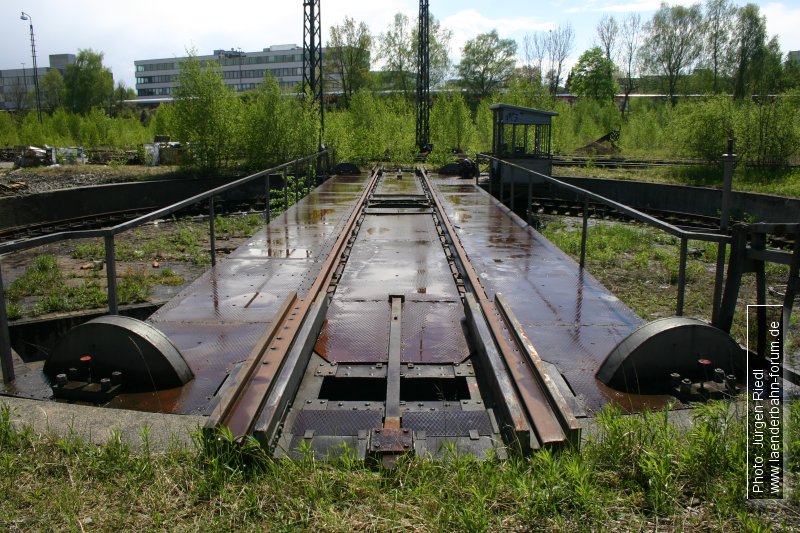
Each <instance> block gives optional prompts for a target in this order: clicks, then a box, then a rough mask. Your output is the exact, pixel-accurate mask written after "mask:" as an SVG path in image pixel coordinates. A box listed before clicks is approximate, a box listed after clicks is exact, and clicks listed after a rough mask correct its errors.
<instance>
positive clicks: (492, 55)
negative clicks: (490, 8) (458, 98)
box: [458, 30, 517, 98]
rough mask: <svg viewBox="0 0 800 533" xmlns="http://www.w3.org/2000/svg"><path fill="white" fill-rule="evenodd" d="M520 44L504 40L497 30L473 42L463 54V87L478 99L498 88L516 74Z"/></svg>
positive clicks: (461, 73) (465, 47)
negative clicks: (516, 58)
mask: <svg viewBox="0 0 800 533" xmlns="http://www.w3.org/2000/svg"><path fill="white" fill-rule="evenodd" d="M516 53H517V43H516V42H515V41H514V40H513V39H501V38H500V37H499V36H498V35H497V30H492V31H490V32H489V33H482V34H480V35H478V36H477V37H475V38H474V39H470V40H469V41H467V42H466V44H465V45H464V49H463V50H462V53H461V63H460V64H459V65H458V75H459V77H460V78H461V85H462V86H463V87H464V88H466V89H467V91H469V92H470V93H471V94H473V95H474V96H476V97H478V98H482V97H484V96H488V95H489V94H491V93H492V92H493V91H495V90H497V89H499V88H500V87H501V86H502V85H503V84H504V83H505V82H506V80H508V79H509V78H510V77H511V75H512V74H513V73H514V65H515V59H514V55H515V54H516Z"/></svg>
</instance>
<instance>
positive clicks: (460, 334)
mask: <svg viewBox="0 0 800 533" xmlns="http://www.w3.org/2000/svg"><path fill="white" fill-rule="evenodd" d="M313 287H314V288H313V289H312V290H311V291H309V293H308V294H307V295H306V296H305V298H303V299H300V298H298V297H297V296H296V295H294V296H291V297H290V298H289V299H287V302H285V304H284V307H283V308H282V311H281V313H279V315H280V319H279V320H275V321H274V322H273V325H272V327H271V328H270V330H269V331H267V332H266V333H265V334H264V336H263V338H262V342H260V343H259V347H257V348H256V349H255V350H254V351H253V353H252V354H251V357H250V358H248V361H247V362H246V363H245V364H244V365H243V366H242V369H241V370H240V371H239V373H238V374H237V375H236V376H234V378H233V380H232V383H231V384H230V385H226V386H225V389H226V390H224V391H222V393H221V396H222V400H221V401H220V404H219V405H218V406H217V408H216V409H215V411H214V413H213V414H212V417H211V419H210V421H209V427H214V426H218V425H225V426H228V427H229V428H230V429H231V430H232V432H233V434H234V435H235V436H244V435H249V434H252V435H254V436H255V437H256V438H257V439H258V440H259V441H260V442H261V443H262V444H263V445H264V446H266V447H267V448H268V449H270V450H271V451H272V452H273V453H274V454H275V455H276V456H290V457H295V456H299V455H302V454H303V453H305V451H306V450H308V449H310V450H312V451H313V453H314V454H315V455H317V456H320V457H324V456H329V455H331V454H338V453H342V452H343V451H344V450H351V452H354V453H355V454H356V455H357V456H358V457H359V458H361V459H373V460H376V461H378V462H382V463H384V464H385V465H391V464H393V463H394V461H396V459H397V458H398V457H399V456H401V455H403V454H406V453H410V452H413V453H416V454H419V455H431V456H438V455H441V454H446V453H450V451H451V450H453V449H456V450H458V451H460V452H470V453H472V454H474V455H476V456H478V457H481V458H487V457H504V456H505V455H506V450H507V448H508V446H509V445H512V446H513V447H516V448H520V449H521V450H522V451H529V450H531V449H536V448H539V447H540V446H542V445H561V444H564V443H566V442H570V441H573V442H576V441H577V437H578V428H577V422H576V421H575V419H574V417H573V416H572V414H571V411H570V410H569V408H568V406H567V405H566V403H565V402H564V399H563V398H561V397H560V394H559V393H558V391H557V390H555V387H554V386H552V383H550V382H549V381H548V377H547V375H546V373H544V372H543V371H541V369H540V368H539V367H537V363H536V360H537V358H538V356H536V354H535V351H533V349H532V347H531V346H530V342H528V341H527V339H526V338H525V337H524V334H522V333H521V328H519V326H518V324H516V323H515V322H514V320H515V319H514V318H513V315H512V314H511V313H510V311H509V310H508V309H507V307H504V306H503V305H502V301H501V299H500V298H497V300H498V302H489V301H488V300H487V298H486V294H485V292H483V290H482V288H481V287H480V283H479V280H478V279H477V277H476V276H475V273H474V269H472V267H471V265H470V264H469V261H468V259H467V257H466V254H465V253H464V251H463V249H462V248H461V247H460V244H459V242H458V238H457V236H456V235H455V233H454V231H453V228H452V226H451V225H450V223H449V221H448V220H447V217H446V215H445V213H444V212H443V210H442V207H441V203H440V201H439V200H438V198H437V197H436V193H435V191H434V189H433V187H432V186H431V184H430V181H429V179H428V177H427V175H426V174H425V172H424V171H423V170H417V171H416V172H414V171H410V170H403V169H399V170H392V171H389V170H385V169H383V170H379V171H376V172H375V173H374V174H373V176H372V178H371V181H370V183H369V185H368V186H367V188H366V189H365V192H364V194H363V195H362V197H361V198H360V200H359V203H358V205H357V206H356V208H355V209H354V210H353V213H352V215H351V217H350V220H349V221H348V223H347V224H346V226H345V231H344V232H343V233H342V234H341V235H340V237H339V241H338V242H337V244H336V245H335V246H334V249H333V251H332V252H331V255H330V256H329V257H328V259H327V262H326V267H325V268H323V269H322V271H321V273H320V276H319V277H318V278H317V281H316V282H315V283H314V286H313ZM514 332H516V334H515V333H514Z"/></svg>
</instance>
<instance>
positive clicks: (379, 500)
mask: <svg viewBox="0 0 800 533" xmlns="http://www.w3.org/2000/svg"><path fill="white" fill-rule="evenodd" d="M799 412H800V409H798V403H797V402H795V403H794V404H793V405H792V413H793V414H792V416H793V418H791V420H792V422H793V425H792V426H790V431H791V436H792V438H791V439H790V440H792V442H797V440H798V438H797V437H798V425H797V422H798V419H799V418H800V417H798V413H799ZM11 418H12V417H11V413H10V412H9V409H8V408H7V407H4V408H2V409H0V490H2V491H3V494H4V497H3V499H1V500H0V522H2V523H4V524H6V525H7V526H6V527H7V530H9V531H43V530H53V529H69V530H76V531H77V530H81V529H83V528H84V527H85V526H88V525H90V526H91V528H92V529H99V530H111V529H117V530H125V531H133V530H135V531H139V530H161V529H170V530H176V531H196V530H204V531H222V530H225V531H231V530H235V531H264V530H271V531H289V530H292V531H294V530H320V531H353V530H372V531H385V530H389V529H392V530H403V531H405V530H408V531H484V530H492V531H519V530H524V531H533V530H547V531H575V530H578V531H592V530H619V531H630V530H651V529H664V530H688V531H692V530H698V531H699V530H702V531H734V530H748V531H768V530H769V529H770V528H774V529H775V530H780V529H784V528H786V527H788V526H790V525H792V524H794V525H795V526H796V524H797V520H798V514H797V509H796V508H794V509H793V508H791V507H789V506H786V507H785V508H782V507H777V506H773V507H771V508H768V509H765V510H757V509H750V508H749V507H748V505H747V503H746V501H745V500H744V496H743V487H744V460H745V458H744V454H745V435H744V426H743V424H742V422H741V413H736V412H735V410H731V409H729V407H728V406H727V405H725V404H719V403H712V404H708V405H704V406H699V407H698V408H697V409H696V410H695V421H694V424H693V425H692V426H691V427H690V428H684V427H681V426H677V425H674V424H673V423H672V422H671V421H669V420H668V417H667V414H666V413H664V412H655V413H645V414H642V415H637V416H622V415H621V414H620V412H619V411H616V410H613V409H607V410H605V411H603V412H602V413H601V414H600V416H599V418H598V419H597V431H596V432H595V433H594V435H593V436H592V437H590V438H589V439H588V441H586V442H585V443H584V445H583V448H582V450H581V451H580V452H579V451H576V450H574V449H568V450H566V451H563V452H553V451H549V450H544V451H542V452H539V453H536V454H534V455H533V456H531V457H530V458H521V457H513V458H512V459H510V460H508V461H504V462H499V461H485V462H479V461H477V460H475V459H474V458H473V457H471V456H468V455H461V454H458V453H457V452H455V451H454V450H452V449H451V450H450V451H449V453H448V454H447V457H446V459H445V460H443V461H438V462H434V461H430V460H426V459H422V458H412V457H409V458H403V459H401V460H400V461H399V463H398V467H397V468H396V469H395V470H383V469H377V470H376V469H372V468H369V467H367V466H365V465H364V464H363V463H362V462H360V461H358V460H357V459H355V458H354V456H353V454H351V453H344V454H343V455H342V456H341V457H340V458H339V459H336V460H332V461H329V462H321V461H318V460H315V459H314V458H313V456H312V455H311V454H310V453H307V454H305V455H304V456H303V458H301V459H300V460H298V461H288V460H275V459H271V458H269V457H267V456H266V454H265V453H264V452H263V451H262V450H261V448H259V447H258V445H257V444H255V442H254V441H247V442H246V443H245V444H244V445H235V444H234V443H233V442H232V438H231V436H230V433H228V432H224V431H222V432H219V433H218V434H216V435H211V436H206V437H203V436H202V435H201V434H200V433H198V434H196V435H195V436H194V443H195V444H194V446H191V447H178V446H173V447H172V448H171V449H169V450H167V451H164V452H155V451H153V450H151V448H150V446H149V444H148V439H147V432H144V433H143V435H142V441H143V445H142V446H141V447H140V448H139V449H138V450H132V449H131V448H129V447H128V446H127V445H126V444H125V441H124V440H123V439H122V437H121V435H119V434H113V435H112V437H111V438H110V439H109V440H108V442H107V443H106V444H104V445H102V446H95V445H92V444H90V443H87V442H86V441H84V440H82V439H81V438H79V437H77V436H75V435H74V434H70V435H66V436H57V435H52V434H49V435H43V436H39V435H36V434H34V433H33V431H31V430H30V429H29V428H25V427H16V426H14V425H13V424H12V423H11ZM797 471H798V465H797V464H796V463H793V465H792V471H791V472H792V473H791V475H792V476H793V477H796V474H797ZM790 503H791V504H793V505H796V504H797V503H798V502H797V495H796V493H795V494H794V495H793V496H792V499H791V500H790ZM87 529H88V528H87Z"/></svg>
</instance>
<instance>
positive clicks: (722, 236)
mask: <svg viewBox="0 0 800 533" xmlns="http://www.w3.org/2000/svg"><path fill="white" fill-rule="evenodd" d="M476 159H477V160H478V161H480V160H489V161H494V162H496V163H497V164H498V169H497V171H498V175H499V176H500V178H499V181H500V198H499V200H500V201H501V202H502V201H503V197H504V185H503V180H502V168H503V167H504V166H506V167H509V168H513V169H514V170H515V171H521V172H525V173H527V174H528V183H527V185H528V188H527V192H528V201H527V215H528V220H527V222H528V224H529V225H530V223H531V204H532V200H533V198H532V193H533V183H534V180H536V182H538V183H541V182H544V183H548V184H550V185H553V186H555V187H558V188H561V189H564V190H567V191H570V192H572V193H574V194H576V195H577V196H578V198H581V199H583V227H582V229H581V252H580V261H579V265H580V268H581V269H583V268H584V267H585V266H586V235H587V230H588V221H589V200H591V201H593V202H595V203H598V204H603V205H606V206H608V207H611V208H612V209H615V210H616V211H619V212H620V213H622V214H624V215H626V216H628V217H630V218H633V219H634V220H638V221H640V222H643V223H645V224H647V225H649V226H652V227H654V228H657V229H660V230H662V231H664V232H666V233H669V234H670V235H673V236H675V237H678V238H679V239H680V241H681V245H680V246H681V247H680V260H679V266H678V297H677V303H676V306H675V314H676V315H677V316H682V315H683V304H684V297H685V292H686V259H687V255H688V242H689V240H698V241H708V242H716V243H718V244H719V250H718V252H717V266H716V283H715V286H714V313H715V314H716V312H717V309H718V307H719V301H720V299H721V295H722V274H723V269H724V266H725V265H724V260H725V250H726V246H727V244H728V243H729V242H730V241H731V238H730V237H729V236H728V235H727V232H726V233H706V232H698V231H691V230H685V229H682V228H679V227H677V226H674V225H672V224H670V223H668V222H664V221H663V220H660V219H658V218H656V217H654V216H651V215H648V214H647V213H643V212H641V211H639V210H637V209H634V208H632V207H630V206H628V205H625V204H621V203H619V202H615V201H614V200H611V199H610V198H606V197H605V196H601V195H599V194H596V193H593V192H591V191H587V190H586V189H583V188H581V187H578V186H576V185H572V184H569V183H566V182H563V181H561V180H558V179H556V178H553V177H551V176H547V175H545V174H542V173H540V172H536V171H535V170H530V169H527V168H524V167H521V166H519V165H516V164H514V163H509V162H508V161H504V160H503V159H500V158H498V157H495V156H492V155H489V154H478V155H477V157H476ZM728 172H729V169H728V168H727V167H726V175H727V173H728ZM730 172H732V168H731V169H730ZM477 179H478V178H477V177H476V182H477ZM513 198H514V182H513V181H511V202H510V207H511V209H512V211H513V209H514V201H513ZM725 211H726V209H725V208H723V212H725ZM725 227H727V224H726V225H725Z"/></svg>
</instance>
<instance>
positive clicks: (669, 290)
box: [541, 217, 800, 354]
mask: <svg viewBox="0 0 800 533" xmlns="http://www.w3.org/2000/svg"><path fill="white" fill-rule="evenodd" d="M541 231H542V233H543V234H544V236H545V237H547V238H548V239H549V240H550V241H552V242H553V243H554V244H555V245H556V246H558V247H559V248H561V249H562V250H564V251H565V252H566V253H567V254H569V255H570V256H572V257H573V258H574V259H576V260H577V259H578V258H579V257H580V239H581V228H580V221H575V222H574V223H572V222H571V221H570V219H555V218H551V217H548V218H546V219H544V223H543V227H542V229H541ZM688 249H689V255H688V259H687V263H686V282H687V283H686V291H685V300H684V315H685V316H689V317H693V318H699V319H703V320H710V319H711V303H712V302H713V291H714V280H715V274H714V273H715V266H716V259H717V246H716V244H713V243H709V242H703V241H689V242H688ZM679 258H680V241H679V239H677V238H676V237H673V236H671V235H668V234H666V233H664V232H662V231H659V230H656V229H653V228H650V227H647V226H642V225H638V224H623V223H617V222H615V223H607V222H603V221H599V222H597V223H596V224H594V225H592V226H590V227H589V233H588V236H587V239H586V268H587V270H588V271H589V272H590V273H591V274H592V275H593V276H594V277H596V278H597V279H598V280H599V281H600V283H602V284H603V285H604V286H606V287H607V288H608V289H609V290H611V292H613V293H614V294H615V295H616V296H617V297H619V298H620V299H621V300H622V301H623V302H625V304H626V305H628V307H630V308H631V309H632V310H633V311H634V312H635V313H636V314H637V315H639V316H640V317H642V318H644V319H645V320H648V321H650V320H655V319H657V318H662V317H667V316H674V315H675V307H676V301H677V282H678V270H679ZM726 268H727V267H726ZM766 278H767V285H768V286H776V287H782V286H785V283H786V281H787V278H788V267H786V266H784V265H776V264H771V263H768V264H767V267H766ZM739 294H740V301H741V302H748V303H750V302H752V303H755V301H756V296H755V294H756V293H755V276H754V275H752V274H747V275H745V276H744V277H743V279H742V287H741V289H740V293H739ZM767 298H768V303H782V300H777V299H775V298H774V297H772V296H771V295H768V296H767ZM745 330H746V316H745V315H744V313H737V314H736V315H735V317H734V323H733V327H732V329H731V334H732V335H733V337H734V338H735V339H736V340H737V341H738V342H740V343H744V342H745V340H746V339H745V337H746V334H745ZM787 333H788V335H787V346H786V353H787V354H789V353H790V352H791V351H792V350H796V347H797V346H798V345H800V328H799V327H798V326H797V323H796V322H795V323H794V324H793V325H792V326H791V327H790V329H789V331H788V332H787Z"/></svg>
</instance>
